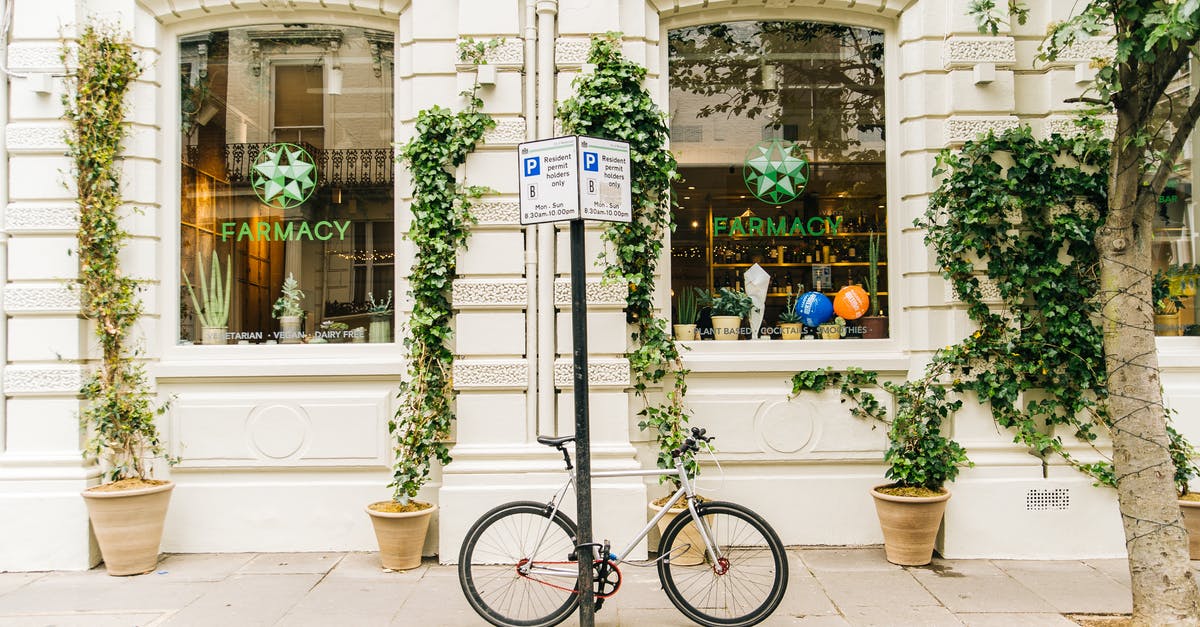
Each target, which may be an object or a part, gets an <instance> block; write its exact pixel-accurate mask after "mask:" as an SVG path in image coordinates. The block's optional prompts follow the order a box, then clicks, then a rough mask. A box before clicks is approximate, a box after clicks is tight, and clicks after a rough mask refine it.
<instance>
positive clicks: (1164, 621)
mask: <svg viewBox="0 0 1200 627" xmlns="http://www.w3.org/2000/svg"><path fill="white" fill-rule="evenodd" d="M1135 119H1136V116H1134V115H1131V114H1130V113H1129V112H1127V111H1123V110H1121V109H1118V111H1117V133H1116V138H1115V140H1114V142H1113V153H1114V154H1113V163H1112V174H1111V179H1110V185H1109V198H1108V214H1107V216H1106V219H1105V224H1104V226H1103V227H1101V229H1100V230H1099V232H1098V233H1097V236H1096V245H1097V247H1098V249H1099V251H1100V256H1101V262H1100V280H1101V292H1102V293H1101V298H1103V299H1104V301H1103V302H1104V307H1103V316H1104V317H1103V324H1104V353H1105V359H1106V361H1107V364H1106V365H1107V370H1108V376H1109V381H1108V389H1109V411H1110V412H1111V413H1110V418H1111V426H1112V434H1113V469H1114V471H1115V473H1116V478H1117V497H1118V499H1119V502H1120V509H1121V518H1122V521H1123V524H1124V528H1125V546H1126V550H1127V551H1128V553H1129V572H1130V576H1131V578H1132V592H1133V623H1134V624H1135V625H1200V592H1198V591H1197V588H1196V582H1195V581H1194V578H1193V575H1192V570H1191V565H1190V563H1189V561H1188V560H1189V558H1188V535H1187V530H1186V529H1185V528H1184V526H1183V519H1182V515H1181V513H1180V509H1179V504H1178V499H1177V496H1176V494H1175V488H1174V486H1175V484H1174V480H1173V479H1174V472H1175V471H1174V465H1173V464H1172V462H1171V458H1170V454H1169V452H1168V448H1167V447H1168V442H1169V440H1168V437H1167V432H1166V421H1165V419H1164V413H1163V402H1162V388H1161V387H1160V383H1159V371H1158V354H1157V349H1156V347H1155V340H1154V310H1153V304H1152V302H1151V290H1150V287H1151V280H1152V274H1151V272H1152V270H1151V269H1152V268H1153V265H1152V259H1151V237H1152V234H1153V199H1154V196H1151V195H1142V196H1141V197H1140V198H1139V194H1138V191H1139V190H1140V189H1141V185H1142V172H1141V168H1140V167H1139V165H1140V161H1141V159H1140V154H1139V149H1138V148H1137V147H1136V146H1134V145H1133V143H1132V142H1129V141H1127V139H1128V138H1129V136H1130V135H1131V134H1132V132H1133V130H1134V129H1135V128H1136V126H1135V124H1136V122H1135Z"/></svg>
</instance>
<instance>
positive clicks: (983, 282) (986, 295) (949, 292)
mask: <svg viewBox="0 0 1200 627" xmlns="http://www.w3.org/2000/svg"><path fill="white" fill-rule="evenodd" d="M978 278H979V296H980V299H981V300H982V301H983V302H985V303H993V304H994V303H1002V302H1004V298H1003V297H1001V296H1000V287H999V286H998V285H996V282H995V281H993V280H992V279H990V278H988V277H986V276H980V277H978ZM945 286H946V292H945V295H944V297H945V299H946V302H947V303H952V304H961V303H962V298H961V297H960V296H959V295H958V290H956V289H954V284H953V283H951V282H949V281H946V283H945Z"/></svg>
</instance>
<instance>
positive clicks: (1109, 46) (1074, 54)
mask: <svg viewBox="0 0 1200 627" xmlns="http://www.w3.org/2000/svg"><path fill="white" fill-rule="evenodd" d="M1116 54H1117V45H1116V44H1114V43H1113V42H1111V41H1109V40H1108V39H1106V38H1104V37H1093V38H1091V39H1085V40H1083V41H1077V42H1075V43H1074V44H1071V45H1070V46H1068V47H1066V48H1065V49H1063V51H1062V52H1060V53H1059V55H1058V58H1057V59H1055V60H1054V61H1052V62H1051V63H1050V65H1075V64H1076V63H1090V62H1091V61H1092V59H1112V58H1113V57H1114V56H1116Z"/></svg>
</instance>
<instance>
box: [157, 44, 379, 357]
mask: <svg viewBox="0 0 1200 627" xmlns="http://www.w3.org/2000/svg"><path fill="white" fill-rule="evenodd" d="M392 41H393V35H392V34H391V33H386V32H380V31H372V30H365V29H362V28H349V27H337V26H320V25H312V24H276V25H260V26H253V27H245V28H232V29H228V30H214V31H208V32H205V33H200V34H196V35H189V36H186V37H183V38H181V40H180V49H179V52H180V55H179V56H180V90H181V91H180V96H181V97H180V105H181V106H180V128H181V142H180V145H181V154H180V211H181V215H180V230H179V241H180V250H179V261H180V272H181V275H180V293H179V342H180V343H181V344H275V343H281V344H294V343H301V342H304V343H310V344H312V343H340V342H390V341H392V340H391V335H392V334H391V324H392V307H391V304H392V300H393V298H392V292H393V290H394V284H395V268H394V252H395V248H394V242H395V237H394V233H395V226H394V225H395V218H394V203H393V192H392V185H393V149H392V136H393V119H392V101H393V84H392V69H391V64H392V46H393V43H392ZM289 279H290V280H289ZM301 294H302V296H301Z"/></svg>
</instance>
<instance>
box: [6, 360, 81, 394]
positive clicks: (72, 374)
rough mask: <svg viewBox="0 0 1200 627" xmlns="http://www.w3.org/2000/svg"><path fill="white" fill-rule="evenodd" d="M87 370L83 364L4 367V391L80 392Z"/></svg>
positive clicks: (26, 392)
mask: <svg viewBox="0 0 1200 627" xmlns="http://www.w3.org/2000/svg"><path fill="white" fill-rule="evenodd" d="M86 377H87V370H86V369H85V368H84V367H83V366H77V365H71V366H21V365H12V364H10V365H9V366H8V367H7V368H5V369H4V392H5V393H6V394H9V395H13V396H16V395H22V394H70V395H75V394H79V389H80V388H81V387H83V381H84V379H85V378H86Z"/></svg>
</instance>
